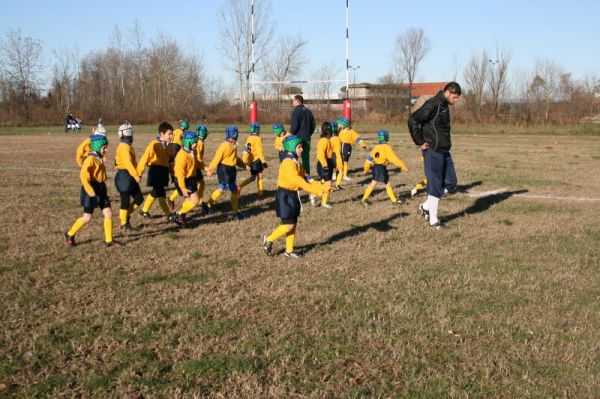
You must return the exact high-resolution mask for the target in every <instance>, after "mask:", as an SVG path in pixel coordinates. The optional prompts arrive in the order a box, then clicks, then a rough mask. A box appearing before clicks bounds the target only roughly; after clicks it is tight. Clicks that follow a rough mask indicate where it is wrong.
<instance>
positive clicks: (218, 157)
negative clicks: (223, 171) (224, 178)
mask: <svg viewBox="0 0 600 399" xmlns="http://www.w3.org/2000/svg"><path fill="white" fill-rule="evenodd" d="M226 144H227V143H222V144H221V145H220V146H219V148H217V152H216V153H215V156H214V157H213V159H212V161H211V162H210V164H209V165H208V169H207V170H206V172H207V173H208V174H209V176H210V175H212V174H213V173H214V172H215V170H217V167H218V166H219V164H220V163H221V160H222V159H223V151H224V149H225V147H224V146H225V145H226Z"/></svg>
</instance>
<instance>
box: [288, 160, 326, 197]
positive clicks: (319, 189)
mask: <svg viewBox="0 0 600 399" xmlns="http://www.w3.org/2000/svg"><path fill="white" fill-rule="evenodd" d="M277 186H278V187H281V188H283V189H286V190H293V191H300V190H304V191H307V192H309V193H311V194H315V195H317V196H320V195H322V194H323V193H324V192H327V191H328V190H329V186H327V185H325V184H321V183H319V182H317V181H314V180H313V181H311V182H308V181H306V172H305V171H304V169H303V168H302V166H301V165H300V163H299V162H298V160H297V159H295V158H284V160H283V161H281V164H280V166H279V176H278V178H277Z"/></svg>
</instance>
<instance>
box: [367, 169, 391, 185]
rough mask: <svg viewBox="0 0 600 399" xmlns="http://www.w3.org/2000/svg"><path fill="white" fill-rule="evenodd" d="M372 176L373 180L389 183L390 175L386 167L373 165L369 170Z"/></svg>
mask: <svg viewBox="0 0 600 399" xmlns="http://www.w3.org/2000/svg"><path fill="white" fill-rule="evenodd" d="M371 173H372V174H373V180H375V181H377V182H380V183H385V184H387V183H388V182H389V181H390V175H389V173H388V170H387V166H385V165H381V164H375V165H373V167H372V168H371Z"/></svg>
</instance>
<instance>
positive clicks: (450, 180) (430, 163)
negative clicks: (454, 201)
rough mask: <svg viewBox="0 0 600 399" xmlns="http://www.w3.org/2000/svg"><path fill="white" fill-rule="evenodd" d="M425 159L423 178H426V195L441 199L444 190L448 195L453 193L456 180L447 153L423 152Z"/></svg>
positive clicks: (449, 156)
mask: <svg viewBox="0 0 600 399" xmlns="http://www.w3.org/2000/svg"><path fill="white" fill-rule="evenodd" d="M423 157H424V158H425V176H427V194H429V195H431V196H433V197H436V198H442V195H444V188H445V189H447V190H448V192H449V193H451V194H452V193H455V192H456V188H457V184H458V179H457V177H456V170H455V169H454V162H453V161H452V156H451V155H450V153H449V152H447V153H443V152H436V151H433V150H425V151H423Z"/></svg>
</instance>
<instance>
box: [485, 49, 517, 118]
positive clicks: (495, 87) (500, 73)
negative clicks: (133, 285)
mask: <svg viewBox="0 0 600 399" xmlns="http://www.w3.org/2000/svg"><path fill="white" fill-rule="evenodd" d="M510 59H511V54H510V52H509V51H508V50H498V48H496V59H494V60H493V59H489V60H488V61H489V62H490V64H491V68H490V69H489V76H488V87H489V89H490V96H491V98H492V103H493V105H494V117H495V118H496V119H497V118H498V114H499V113H500V105H501V104H502V100H503V99H504V95H505V91H506V88H507V85H508V65H509V64H510Z"/></svg>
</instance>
